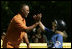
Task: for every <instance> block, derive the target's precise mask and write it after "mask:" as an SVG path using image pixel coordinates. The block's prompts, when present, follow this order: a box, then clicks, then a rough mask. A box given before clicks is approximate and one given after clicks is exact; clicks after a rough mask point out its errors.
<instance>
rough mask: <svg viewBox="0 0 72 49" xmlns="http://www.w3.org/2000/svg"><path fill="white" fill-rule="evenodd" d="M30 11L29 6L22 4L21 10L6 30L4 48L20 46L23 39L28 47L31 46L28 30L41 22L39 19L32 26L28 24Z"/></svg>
mask: <svg viewBox="0 0 72 49" xmlns="http://www.w3.org/2000/svg"><path fill="white" fill-rule="evenodd" d="M28 13H29V6H28V5H25V4H23V5H22V6H21V9H20V12H19V13H18V14H17V15H15V16H14V17H13V18H12V20H11V22H10V24H9V26H8V30H7V32H6V36H5V38H4V40H3V48H19V44H20V43H21V41H22V39H25V41H26V44H27V47H28V48H30V45H29V41H28V37H27V31H30V30H32V29H34V28H35V27H36V26H37V25H39V22H38V21H37V22H36V23H35V24H33V25H32V26H29V27H27V26H26V20H25V18H27V16H28Z"/></svg>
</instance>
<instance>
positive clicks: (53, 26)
mask: <svg viewBox="0 0 72 49" xmlns="http://www.w3.org/2000/svg"><path fill="white" fill-rule="evenodd" d="M56 26H57V25H56V23H55V22H52V29H53V30H55V29H56Z"/></svg>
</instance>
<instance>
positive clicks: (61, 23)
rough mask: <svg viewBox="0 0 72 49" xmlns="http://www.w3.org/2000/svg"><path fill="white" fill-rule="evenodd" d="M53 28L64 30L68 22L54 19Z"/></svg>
mask: <svg viewBox="0 0 72 49" xmlns="http://www.w3.org/2000/svg"><path fill="white" fill-rule="evenodd" d="M52 29H53V30H59V31H64V30H65V29H66V23H65V22H64V21H63V20H54V21H53V22H52Z"/></svg>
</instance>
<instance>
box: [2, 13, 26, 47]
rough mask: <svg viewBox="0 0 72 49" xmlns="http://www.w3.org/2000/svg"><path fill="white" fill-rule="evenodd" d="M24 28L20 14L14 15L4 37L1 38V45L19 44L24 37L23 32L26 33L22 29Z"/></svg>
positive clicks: (24, 23) (24, 22) (24, 24)
mask: <svg viewBox="0 0 72 49" xmlns="http://www.w3.org/2000/svg"><path fill="white" fill-rule="evenodd" d="M26 28H27V26H26V21H25V19H24V18H23V17H22V16H21V15H20V14H17V15H16V16H14V17H13V18H12V20H11V22H10V24H9V27H8V30H7V32H6V37H5V38H4V40H3V47H6V46H7V44H11V45H13V46H15V45H19V44H20V43H21V41H22V39H23V37H24V33H26V32H25V31H24V29H26Z"/></svg>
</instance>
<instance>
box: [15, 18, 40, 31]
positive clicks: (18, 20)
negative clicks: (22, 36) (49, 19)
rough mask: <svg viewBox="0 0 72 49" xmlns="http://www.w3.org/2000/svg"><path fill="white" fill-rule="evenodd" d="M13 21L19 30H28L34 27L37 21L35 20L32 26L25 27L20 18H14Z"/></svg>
mask: <svg viewBox="0 0 72 49" xmlns="http://www.w3.org/2000/svg"><path fill="white" fill-rule="evenodd" d="M14 21H15V23H16V26H15V27H17V29H19V30H21V31H29V30H32V29H33V28H35V27H36V26H37V25H38V24H39V22H36V23H35V24H33V25H32V26H29V27H27V26H26V25H25V24H24V23H23V22H22V20H20V19H14Z"/></svg>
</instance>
